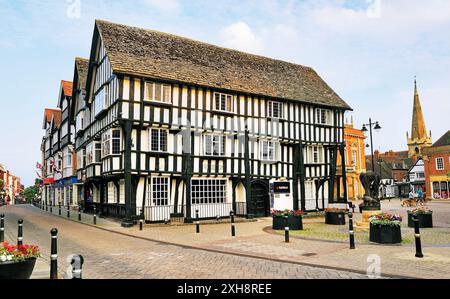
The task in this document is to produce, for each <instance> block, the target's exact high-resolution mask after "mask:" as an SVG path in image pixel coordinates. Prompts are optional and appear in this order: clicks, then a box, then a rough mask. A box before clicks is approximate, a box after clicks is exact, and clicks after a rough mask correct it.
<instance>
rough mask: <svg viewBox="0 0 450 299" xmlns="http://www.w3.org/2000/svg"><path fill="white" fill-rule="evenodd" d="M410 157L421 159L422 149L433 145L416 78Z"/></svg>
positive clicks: (409, 145)
mask: <svg viewBox="0 0 450 299" xmlns="http://www.w3.org/2000/svg"><path fill="white" fill-rule="evenodd" d="M406 136H407V137H406V138H407V140H408V157H410V158H411V157H420V156H421V155H422V149H423V148H424V147H428V146H430V145H431V132H430V135H428V134H427V129H426V127H425V120H424V118H423V113H422V106H421V105H420V99H419V92H418V90H417V80H416V78H415V77H414V105H413V115H412V123H411V134H410V135H409V137H408V134H407V135H406Z"/></svg>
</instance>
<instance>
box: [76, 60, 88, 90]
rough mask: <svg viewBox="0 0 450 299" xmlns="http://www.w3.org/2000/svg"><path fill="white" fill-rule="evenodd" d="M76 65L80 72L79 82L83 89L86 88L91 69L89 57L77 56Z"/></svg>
mask: <svg viewBox="0 0 450 299" xmlns="http://www.w3.org/2000/svg"><path fill="white" fill-rule="evenodd" d="M75 66H76V68H77V72H78V82H79V84H80V86H81V87H82V89H85V86H86V78H87V73H88V70H89V59H84V58H80V57H77V58H75Z"/></svg>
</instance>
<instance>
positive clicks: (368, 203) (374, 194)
mask: <svg viewBox="0 0 450 299" xmlns="http://www.w3.org/2000/svg"><path fill="white" fill-rule="evenodd" d="M359 178H360V180H361V184H362V185H363V187H364V190H365V191H366V192H365V194H364V197H363V200H364V202H363V203H362V204H360V205H359V210H360V211H361V213H362V221H361V222H357V223H356V229H360V230H367V229H369V227H370V223H369V218H370V217H371V216H372V215H377V214H380V213H381V204H380V199H379V188H380V176H379V175H378V174H376V173H375V172H373V171H368V172H363V173H361V175H360V176H359Z"/></svg>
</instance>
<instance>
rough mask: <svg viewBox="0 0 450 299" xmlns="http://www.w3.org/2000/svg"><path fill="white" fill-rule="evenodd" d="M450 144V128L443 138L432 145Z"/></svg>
mask: <svg viewBox="0 0 450 299" xmlns="http://www.w3.org/2000/svg"><path fill="white" fill-rule="evenodd" d="M446 145H450V130H448V131H447V132H446V133H445V134H444V135H442V137H441V138H439V139H438V141H436V142H435V143H433V145H432V146H446Z"/></svg>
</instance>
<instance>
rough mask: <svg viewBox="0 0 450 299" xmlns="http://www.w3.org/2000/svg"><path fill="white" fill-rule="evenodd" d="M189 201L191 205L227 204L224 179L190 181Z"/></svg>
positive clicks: (225, 181)
mask: <svg viewBox="0 0 450 299" xmlns="http://www.w3.org/2000/svg"><path fill="white" fill-rule="evenodd" d="M191 185H192V187H191V188H192V189H191V200H192V203H193V204H213V203H226V202H227V180H226V179H192V183H191Z"/></svg>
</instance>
